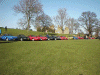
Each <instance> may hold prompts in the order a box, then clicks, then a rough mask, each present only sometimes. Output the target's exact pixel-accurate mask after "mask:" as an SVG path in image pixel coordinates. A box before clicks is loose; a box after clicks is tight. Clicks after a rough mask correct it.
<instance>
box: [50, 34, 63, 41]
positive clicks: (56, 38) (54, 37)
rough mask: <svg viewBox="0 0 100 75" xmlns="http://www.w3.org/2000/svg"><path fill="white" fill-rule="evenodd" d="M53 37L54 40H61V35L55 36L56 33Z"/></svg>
mask: <svg viewBox="0 0 100 75" xmlns="http://www.w3.org/2000/svg"><path fill="white" fill-rule="evenodd" d="M51 37H52V38H53V40H61V38H60V36H54V35H52V36H51Z"/></svg>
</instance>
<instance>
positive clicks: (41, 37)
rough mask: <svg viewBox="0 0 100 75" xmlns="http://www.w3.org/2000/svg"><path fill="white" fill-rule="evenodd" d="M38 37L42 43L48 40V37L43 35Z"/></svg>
mask: <svg viewBox="0 0 100 75" xmlns="http://www.w3.org/2000/svg"><path fill="white" fill-rule="evenodd" d="M37 37H38V38H39V39H40V41H42V40H48V38H47V37H45V36H42V35H38V36H37Z"/></svg>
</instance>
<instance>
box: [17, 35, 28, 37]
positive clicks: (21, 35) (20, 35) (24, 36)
mask: <svg viewBox="0 0 100 75" xmlns="http://www.w3.org/2000/svg"><path fill="white" fill-rule="evenodd" d="M18 36H21V37H26V36H25V35H18Z"/></svg>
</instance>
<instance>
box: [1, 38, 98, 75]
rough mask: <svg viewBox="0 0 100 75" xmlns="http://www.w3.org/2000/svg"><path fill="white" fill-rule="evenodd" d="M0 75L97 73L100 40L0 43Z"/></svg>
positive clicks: (88, 74)
mask: <svg viewBox="0 0 100 75" xmlns="http://www.w3.org/2000/svg"><path fill="white" fill-rule="evenodd" d="M0 75H100V40H62V41H61V40H59V41H18V42H9V43H7V42H0Z"/></svg>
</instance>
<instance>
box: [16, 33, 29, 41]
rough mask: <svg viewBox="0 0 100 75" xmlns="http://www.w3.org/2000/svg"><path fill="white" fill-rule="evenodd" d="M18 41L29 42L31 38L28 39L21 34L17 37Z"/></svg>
mask: <svg viewBox="0 0 100 75" xmlns="http://www.w3.org/2000/svg"><path fill="white" fill-rule="evenodd" d="M17 40H18V41H29V40H30V38H29V37H26V36H25V35H23V34H19V35H18V36H17Z"/></svg>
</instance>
